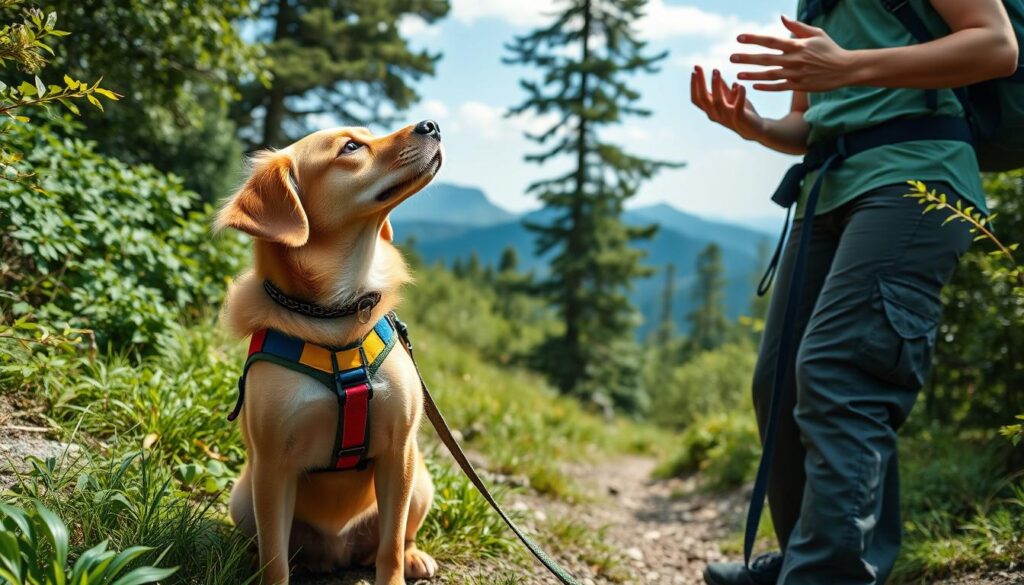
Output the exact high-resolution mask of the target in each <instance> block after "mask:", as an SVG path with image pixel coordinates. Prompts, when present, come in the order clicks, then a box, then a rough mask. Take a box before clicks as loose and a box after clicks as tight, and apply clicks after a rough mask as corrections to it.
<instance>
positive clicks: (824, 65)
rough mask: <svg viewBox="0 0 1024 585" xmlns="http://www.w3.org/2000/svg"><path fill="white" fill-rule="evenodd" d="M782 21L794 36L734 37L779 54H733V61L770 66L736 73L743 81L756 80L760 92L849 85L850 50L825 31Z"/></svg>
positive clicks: (826, 89)
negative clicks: (841, 45) (786, 37)
mask: <svg viewBox="0 0 1024 585" xmlns="http://www.w3.org/2000/svg"><path fill="white" fill-rule="evenodd" d="M782 24H784V25H785V26H786V28H787V29H789V31H790V32H792V33H793V36H794V38H791V39H785V38H781V37H773V36H768V35H754V34H742V35H740V36H739V37H738V38H737V40H738V41H739V42H741V43H743V44H746V45H756V46H759V47H764V48H766V49H774V50H776V51H780V52H779V53H736V54H734V55H732V57H731V60H732V62H733V63H743V64H747V65H761V66H764V67H771V69H767V70H764V71H746V72H743V73H740V74H739V78H740V79H742V80H744V81H759V82H764V81H772V82H778V83H755V84H754V89H757V90H761V91H808V92H821V91H830V90H833V89H836V88H839V87H845V86H848V85H851V81H852V75H853V74H854V73H856V71H855V69H856V68H855V67H853V64H852V61H853V59H852V57H851V52H850V51H847V50H846V49H843V48H842V47H840V46H839V45H837V44H836V42H835V41H833V40H832V37H830V36H828V33H826V32H825V31H824V30H822V29H820V28H818V27H814V26H811V25H808V24H804V23H802V22H799V21H796V20H790V19H788V18H786V17H785V16H783V17H782Z"/></svg>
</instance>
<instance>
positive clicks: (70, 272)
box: [0, 128, 243, 348]
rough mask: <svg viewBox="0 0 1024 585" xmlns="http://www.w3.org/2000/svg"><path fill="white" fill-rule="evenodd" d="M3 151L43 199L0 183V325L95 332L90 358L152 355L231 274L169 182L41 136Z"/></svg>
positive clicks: (17, 140)
mask: <svg viewBox="0 0 1024 585" xmlns="http://www.w3.org/2000/svg"><path fill="white" fill-rule="evenodd" d="M8 144H9V145H12V147H14V148H17V149H19V150H21V151H23V152H27V153H28V157H27V159H26V163H27V164H28V165H30V166H31V167H32V168H33V169H35V171H36V172H37V173H38V174H39V177H38V179H39V185H40V187H41V188H42V189H43V192H38V191H36V190H33V189H30V188H28V187H26V186H24V185H20V184H17V183H9V182H8V183H0V246H2V249H3V256H2V257H3V259H2V260H0V281H2V282H3V283H4V285H3V287H4V289H5V298H4V299H3V300H2V302H0V307H2V309H3V310H4V312H5V313H8V314H13V315H15V316H16V317H19V316H24V315H29V314H32V315H35V316H36V317H37V318H38V319H40V320H42V321H45V322H53V323H69V324H70V325H71V326H73V327H82V328H91V329H95V330H96V334H97V340H98V342H99V343H100V345H101V346H106V345H107V344H108V343H109V344H112V345H113V346H114V347H119V348H120V347H126V346H127V344H129V343H131V344H142V345H145V344H152V343H153V342H155V341H156V339H157V337H158V336H159V335H160V334H161V333H163V332H164V331H167V330H168V329H169V328H170V327H171V326H172V325H173V324H174V323H176V322H177V321H179V320H181V319H182V318H183V317H189V316H190V317H192V318H195V317H198V316H199V315H200V314H201V312H202V311H203V310H205V307H206V306H207V305H209V304H211V303H216V302H218V301H219V299H220V298H221V295H223V290H224V286H225V283H226V279H227V278H228V275H230V274H233V273H235V272H237V271H238V270H240V268H241V262H242V257H243V255H242V254H241V251H242V248H241V246H242V244H241V240H240V239H239V238H237V237H235V236H230V235H229V236H223V237H219V238H211V237H210V233H209V230H210V228H209V225H210V218H211V217H212V209H211V208H209V207H206V208H203V207H199V206H198V196H197V195H196V194H195V193H192V192H190V191H186V190H185V189H184V187H183V186H182V183H181V181H180V179H178V178H176V177H174V176H167V175H163V174H162V173H160V172H158V171H157V170H156V169H154V168H152V167H148V166H134V167H131V166H128V165H125V164H123V163H121V162H119V161H117V160H113V159H110V158H106V157H103V156H101V155H99V154H97V153H96V152H95V151H94V150H93V147H92V146H91V145H90V144H88V143H85V142H82V141H81V140H76V139H67V138H60V137H58V136H57V135H55V134H53V133H52V132H49V131H46V130H45V129H40V130H37V131H34V132H30V131H28V130H27V129H24V128H17V129H12V131H11V133H10V134H9V136H8Z"/></svg>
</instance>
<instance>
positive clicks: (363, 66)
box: [237, 0, 449, 147]
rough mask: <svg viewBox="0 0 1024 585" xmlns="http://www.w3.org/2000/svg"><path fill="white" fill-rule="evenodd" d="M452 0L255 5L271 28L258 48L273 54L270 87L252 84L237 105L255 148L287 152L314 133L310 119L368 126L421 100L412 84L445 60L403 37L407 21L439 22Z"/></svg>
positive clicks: (306, 0)
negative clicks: (325, 118) (303, 136)
mask: <svg viewBox="0 0 1024 585" xmlns="http://www.w3.org/2000/svg"><path fill="white" fill-rule="evenodd" d="M448 7H449V4H448V0H303V1H302V2H284V1H281V0H260V1H259V2H256V16H257V18H259V19H263V20H265V21H266V22H270V23H273V26H272V27H263V28H265V29H266V32H265V34H263V35H261V36H260V38H259V46H261V47H263V48H265V49H266V52H267V55H268V56H269V57H270V65H269V69H270V72H271V74H272V76H273V79H272V81H271V82H270V84H259V83H250V84H247V85H246V87H245V88H244V89H243V100H242V102H241V103H240V104H239V106H238V108H237V112H238V114H239V115H238V117H239V120H240V122H241V124H242V125H243V126H250V125H253V124H254V122H256V121H255V120H254V119H253V113H254V112H255V113H262V116H263V117H262V119H261V120H259V121H258V128H256V127H251V128H249V131H248V136H249V139H250V142H252V143H253V144H254V145H258V146H274V147H283V146H285V145H286V144H287V143H288V142H290V141H291V140H292V139H294V138H297V135H298V134H302V133H305V132H307V131H308V130H309V126H308V124H307V123H306V118H307V117H308V116H310V115H313V114H329V115H333V116H336V117H337V118H338V119H339V120H341V121H342V122H343V123H348V124H355V125H366V124H370V123H374V122H376V123H386V122H389V121H390V120H391V116H390V115H389V110H391V111H393V110H403V109H405V108H407V107H409V106H410V105H412V104H413V103H415V102H416V101H417V100H418V99H419V96H418V95H417V94H416V91H415V90H414V89H413V87H412V84H413V82H415V81H418V80H419V79H420V78H422V77H423V76H425V75H433V73H434V65H435V63H436V62H437V60H438V59H439V58H440V55H436V54H432V53H430V52H429V51H426V50H420V51H416V50H413V49H412V48H411V47H410V46H409V43H408V42H407V41H406V40H405V39H403V38H402V37H401V35H400V34H399V27H398V24H399V22H400V20H402V19H405V18H419V19H422V20H424V21H426V22H434V21H435V20H437V19H439V18H442V17H443V16H444V15H446V14H447V13H448Z"/></svg>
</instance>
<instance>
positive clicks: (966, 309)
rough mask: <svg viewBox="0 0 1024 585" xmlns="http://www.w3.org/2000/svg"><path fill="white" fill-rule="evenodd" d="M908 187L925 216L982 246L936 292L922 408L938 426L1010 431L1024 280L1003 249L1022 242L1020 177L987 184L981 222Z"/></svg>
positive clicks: (1014, 430) (1017, 401) (1023, 393)
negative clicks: (963, 227)
mask: <svg viewBox="0 0 1024 585" xmlns="http://www.w3.org/2000/svg"><path fill="white" fill-rule="evenodd" d="M910 186H911V187H910V191H911V192H910V193H909V194H908V195H907V196H908V197H913V198H916V199H918V201H919V202H920V203H921V204H922V205H923V206H924V210H925V212H928V211H935V212H939V213H946V214H948V217H947V219H946V221H947V222H950V221H961V222H965V223H968V224H970V226H971V229H972V231H973V232H974V233H975V234H976V235H977V239H978V240H986V241H987V242H988V244H989V245H988V246H985V247H982V246H976V247H975V248H974V249H972V250H971V251H970V252H968V254H967V255H966V256H965V258H964V260H963V261H962V263H961V264H962V265H961V267H960V269H959V271H958V272H957V274H956V276H955V277H954V279H953V282H952V283H951V285H950V286H948V287H947V288H946V290H945V291H944V292H943V297H944V299H943V300H944V301H945V304H946V310H945V314H944V322H943V325H942V331H941V335H940V336H939V337H940V339H942V340H943V342H942V343H939V344H938V345H937V347H936V355H935V371H934V374H933V376H932V381H931V383H930V384H929V385H928V386H927V387H926V388H925V392H924V394H925V409H926V410H927V412H928V414H929V418H930V419H931V420H934V421H937V422H939V423H953V422H956V423H959V424H961V425H963V426H972V427H978V428H990V427H991V425H992V422H993V421H998V422H1001V423H1003V424H1007V425H1009V423H1010V422H1011V419H1010V416H1011V415H1012V414H1013V413H1020V412H1024V353H1022V351H1024V276H1022V274H1021V269H1020V267H1019V266H1018V265H1017V263H1016V261H1015V259H1014V254H1015V252H1016V250H1017V245H1016V244H1004V243H1003V242H1021V241H1024V172H1021V171H1016V172H1012V173H1004V174H1000V175H993V176H990V177H988V178H987V180H986V185H985V186H986V192H987V193H988V199H989V203H990V206H991V208H992V211H993V212H994V213H993V215H992V216H990V217H987V218H986V217H982V216H981V215H980V214H979V213H978V212H977V211H976V210H974V209H972V208H970V207H968V208H964V207H963V204H960V203H958V204H955V205H954V204H952V203H947V200H946V197H945V195H944V194H940V193H937V192H936V191H935V190H929V189H928V188H927V187H926V186H925V185H923V184H921V183H920V182H911V183H910ZM993 247H994V249H993ZM1005 433H1006V435H1007V436H1008V437H1009V438H1010V439H1011V440H1012V439H1013V438H1014V437H1016V436H1019V434H1018V433H1019V427H1018V426H1013V425H1010V426H1008V427H1007V428H1006V431H1005Z"/></svg>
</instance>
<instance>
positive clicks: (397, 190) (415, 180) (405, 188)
mask: <svg viewBox="0 0 1024 585" xmlns="http://www.w3.org/2000/svg"><path fill="white" fill-rule="evenodd" d="M443 160H444V154H443V151H442V149H441V148H440V147H438V149H437V151H435V152H434V156H432V157H431V158H430V160H429V161H427V164H426V165H424V166H423V168H422V169H420V171H419V172H417V173H416V174H414V175H413V176H412V177H410V178H408V179H405V180H404V181H399V182H398V183H397V184H395V185H392V186H391V187H388V188H387V189H384V190H383V191H381V192H380V193H379V194H378V195H377V196H376V197H375V198H374V199H376V200H377V201H378V202H379V203H384V202H387V201H390V200H391V199H395V198H399V197H400V198H405V197H409V196H412V195H413V194H415V193H416V192H417V191H419V190H420V189H422V188H423V187H426V186H427V184H428V183H430V181H431V180H432V179H433V178H434V175H436V174H437V172H438V171H440V170H441V164H442V162H443Z"/></svg>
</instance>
